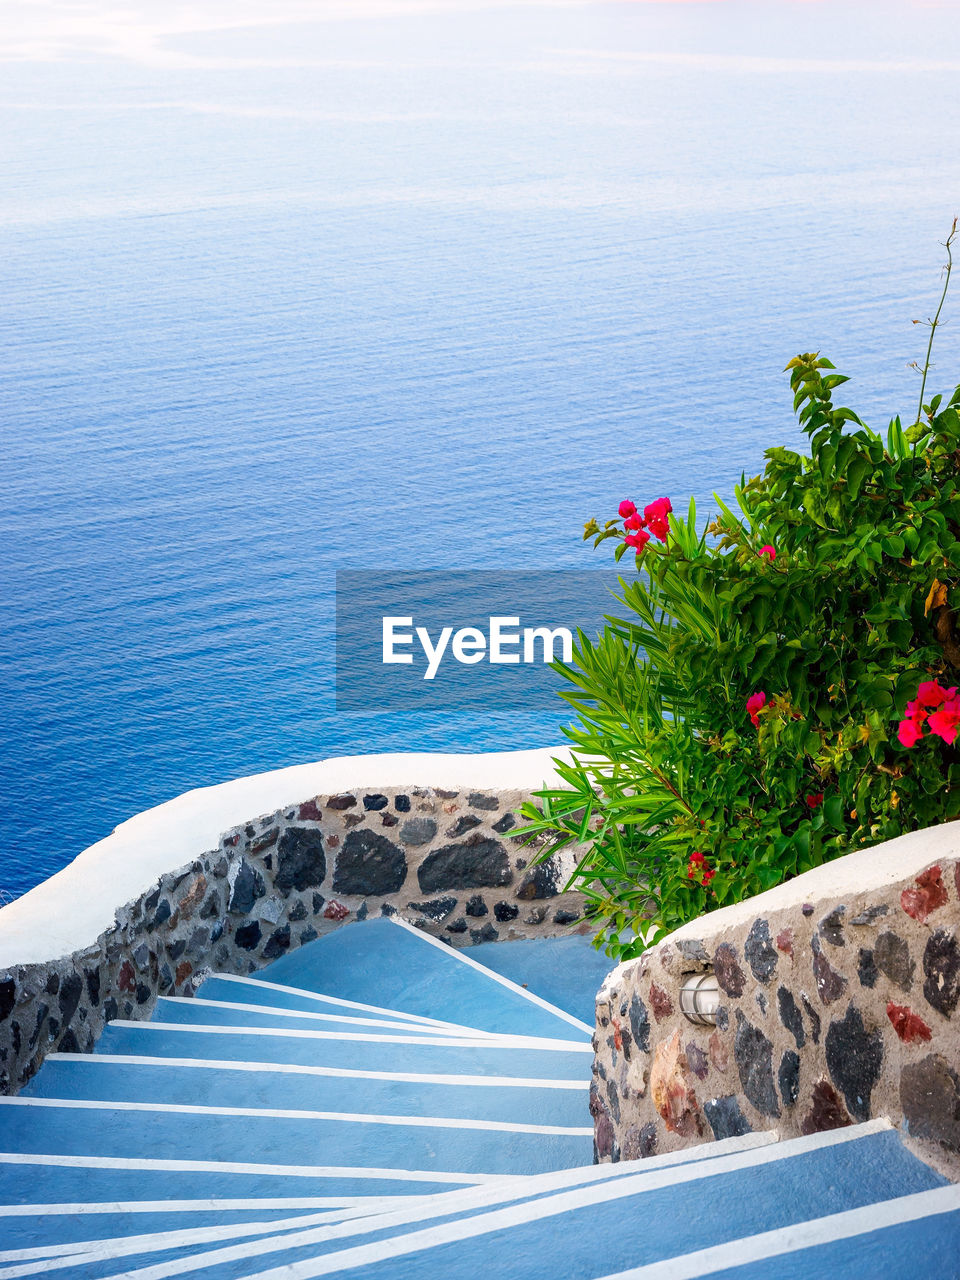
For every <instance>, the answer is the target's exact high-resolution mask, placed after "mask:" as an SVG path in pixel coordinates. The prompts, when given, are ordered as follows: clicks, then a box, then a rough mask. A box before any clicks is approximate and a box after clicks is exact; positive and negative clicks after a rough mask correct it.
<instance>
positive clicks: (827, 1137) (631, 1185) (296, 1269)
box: [107, 1120, 891, 1280]
mask: <svg viewBox="0 0 960 1280" xmlns="http://www.w3.org/2000/svg"><path fill="white" fill-rule="evenodd" d="M890 1127H891V1126H890V1123H889V1121H882V1120H869V1121H867V1122H866V1124H862V1125H857V1126H855V1127H851V1128H846V1129H833V1130H830V1132H828V1133H817V1134H813V1135H812V1136H811V1137H809V1138H794V1139H792V1140H791V1141H790V1142H789V1143H786V1144H782V1145H781V1144H779V1143H778V1144H774V1143H771V1144H770V1145H769V1146H766V1147H759V1148H753V1149H750V1150H745V1151H741V1152H739V1153H737V1154H735V1155H727V1156H718V1157H717V1158H716V1159H713V1160H701V1161H698V1162H696V1163H692V1164H688V1163H684V1164H682V1165H674V1166H672V1167H667V1168H662V1169H660V1170H657V1171H656V1172H655V1173H652V1174H645V1173H643V1172H639V1173H636V1174H633V1175H627V1176H625V1177H622V1178H614V1179H608V1180H605V1181H603V1182H600V1183H594V1184H593V1185H588V1186H579V1187H576V1188H575V1189H574V1190H572V1191H563V1192H561V1193H560V1194H557V1195H548V1196H544V1197H541V1198H539V1199H535V1200H522V1201H520V1202H519V1203H515V1204H512V1205H510V1206H509V1207H507V1208H501V1209H495V1210H493V1211H492V1212H489V1213H483V1214H479V1215H478V1216H476V1217H472V1218H465V1219H464V1218H459V1219H457V1220H455V1221H453V1222H444V1223H441V1224H439V1225H435V1226H431V1227H426V1228H424V1229H423V1230H421V1231H414V1232H411V1233H409V1234H405V1235H401V1236H396V1237H394V1238H392V1239H381V1240H378V1241H377V1242H375V1243H373V1244H366V1245H355V1246H354V1247H353V1248H348V1249H343V1250H340V1251H338V1252H336V1253H328V1254H325V1255H323V1256H322V1257H316V1258H308V1259H305V1260H303V1261H302V1262H293V1263H288V1264H286V1265H285V1266H281V1267H275V1268H271V1269H270V1270H268V1271H258V1272H253V1271H251V1272H249V1273H248V1274H246V1277H245V1280H314V1278H315V1277H318V1276H325V1275H330V1274H332V1273H334V1272H337V1271H349V1270H351V1269H353V1268H359V1267H365V1266H369V1265H372V1264H373V1263H375V1262H382V1261H384V1260H385V1259H387V1258H397V1257H403V1256H404V1255H407V1254H412V1253H418V1252H420V1251H421V1250H425V1249H432V1248H435V1247H436V1246H438V1245H443V1244H452V1243H459V1242H461V1241H465V1240H470V1239H474V1238H476V1237H479V1236H483V1235H488V1234H490V1233H492V1232H495V1231H508V1230H510V1229H511V1228H512V1227H520V1226H524V1225H525V1224H527V1223H529V1222H534V1221H537V1220H538V1219H543V1218H550V1217H558V1216H560V1215H562V1214H565V1213H569V1212H571V1211H572V1210H575V1209H584V1208H589V1207H591V1206H592V1205H599V1204H603V1203H605V1202H609V1201H614V1200H621V1199H624V1198H626V1197H627V1196H632V1195H637V1194H638V1193H641V1192H645V1191H652V1190H655V1189H658V1188H661V1187H668V1186H676V1185H681V1184H683V1183H685V1182H694V1181H697V1180H699V1179H703V1178H712V1177H718V1176H722V1175H724V1174H729V1173H734V1172H736V1171H737V1170H739V1169H744V1168H748V1167H750V1166H757V1165H764V1164H771V1163H774V1162H776V1161H778V1160H785V1159H789V1158H791V1157H793V1156H797V1155H803V1154H807V1153H808V1152H810V1151H816V1150H819V1149H820V1148H823V1147H831V1146H839V1145H841V1144H843V1143H846V1142H853V1141H856V1140H858V1139H860V1138H862V1137H864V1136H865V1135H866V1134H868V1133H876V1132H880V1131H881V1130H884V1129H889V1128H890ZM517 1194H519V1195H522V1194H524V1193H523V1192H522V1191H521V1192H519V1193H517ZM706 1194H709V1193H708V1192H707V1193H706ZM381 1222H383V1225H386V1223H385V1222H384V1220H381ZM381 1222H378V1230H379V1226H380V1225H381ZM340 1231H341V1229H340V1228H339V1227H318V1228H316V1229H315V1230H312V1231H303V1232H295V1233H293V1234H292V1235H287V1236H285V1237H284V1238H283V1239H282V1240H278V1241H272V1240H269V1239H265V1240H258V1241H255V1242H252V1243H249V1244H246V1245H235V1246H229V1247H227V1248H225V1249H219V1250H213V1251H212V1252H211V1253H209V1254H202V1255H199V1256H195V1257H194V1258H193V1259H192V1261H191V1263H190V1266H189V1267H180V1266H179V1264H178V1263H175V1262H171V1263H159V1264H157V1265H156V1266H152V1267H144V1268H142V1269H141V1270H138V1271H136V1272H131V1273H130V1274H131V1275H135V1276H136V1277H137V1280H165V1277H168V1276H173V1275H178V1274H182V1272H183V1271H185V1270H189V1269H191V1267H192V1268H199V1267H200V1266H215V1265H218V1264H219V1263H221V1262H223V1263H226V1262H232V1261H236V1260H239V1259H248V1258H250V1259H252V1258H254V1257H256V1256H257V1255H258V1254H264V1253H268V1252H277V1251H278V1250H280V1249H293V1248H300V1247H302V1246H306V1245H312V1244H317V1243H320V1242H321V1241H325V1240H329V1239H331V1238H333V1239H335V1238H337V1235H338V1234H339V1233H340ZM124 1274H126V1273H124ZM107 1280H119V1277H118V1276H110V1277H108V1278H107Z"/></svg>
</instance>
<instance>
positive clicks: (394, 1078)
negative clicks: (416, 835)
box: [44, 1053, 590, 1093]
mask: <svg viewBox="0 0 960 1280" xmlns="http://www.w3.org/2000/svg"><path fill="white" fill-rule="evenodd" d="M44 1062H70V1063H83V1064H84V1065H86V1066H91V1067H96V1066H100V1067H102V1066H109V1065H110V1064H111V1063H120V1064H122V1065H125V1066H131V1067H191V1068H197V1069H198V1070H207V1071H209V1070H214V1071H248V1072H253V1073H254V1074H256V1075H259V1074H260V1073H261V1072H264V1071H269V1072H273V1073H276V1074H278V1075H297V1076H299V1075H303V1076H328V1077H334V1078H341V1077H342V1078H343V1079H346V1080H387V1081H390V1082H392V1083H397V1084H435V1085H463V1086H464V1087H470V1088H473V1087H477V1088H491V1087H492V1088H495V1089H568V1090H569V1089H573V1090H576V1091H577V1092H580V1093H586V1092H589V1089H590V1081H589V1080H549V1079H537V1078H536V1077H534V1076H452V1075H430V1074H428V1073H426V1072H419V1071H361V1070H360V1069H359V1068H352V1067H313V1066H307V1065H305V1064H302V1063H299V1062H239V1061H234V1060H233V1059H231V1058H224V1059H222V1060H218V1059H215V1058H151V1057H148V1056H146V1055H143V1054H135V1053H48V1054H47V1056H46V1058H44Z"/></svg>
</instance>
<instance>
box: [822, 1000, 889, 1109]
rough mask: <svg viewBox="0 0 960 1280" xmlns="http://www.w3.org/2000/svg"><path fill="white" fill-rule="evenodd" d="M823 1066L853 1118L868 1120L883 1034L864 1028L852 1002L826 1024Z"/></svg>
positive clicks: (877, 1076) (861, 1017)
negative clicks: (846, 1008) (839, 1014)
mask: <svg viewBox="0 0 960 1280" xmlns="http://www.w3.org/2000/svg"><path fill="white" fill-rule="evenodd" d="M824 1047H825V1049H826V1056H827V1067H828V1068H829V1071H830V1075H831V1076H832V1077H833V1082H834V1084H835V1085H836V1086H837V1088H838V1089H839V1090H840V1092H841V1093H842V1094H843V1096H844V1099H845V1100H846V1104H847V1110H848V1111H849V1112H850V1114H851V1115H852V1116H853V1118H854V1119H855V1120H869V1118H870V1095H871V1093H872V1092H873V1089H874V1086H875V1085H876V1083H877V1080H878V1079H879V1078H880V1066H881V1064H882V1062H883V1035H882V1033H881V1031H880V1029H879V1028H878V1027H874V1028H873V1029H872V1030H869V1031H868V1030H867V1029H866V1028H865V1027H864V1025H863V1016H862V1015H861V1013H860V1010H859V1009H858V1008H857V1007H856V1005H853V1004H852V1005H851V1006H850V1008H849V1009H848V1010H847V1012H846V1014H845V1015H844V1016H843V1017H842V1018H839V1019H837V1020H836V1021H834V1022H831V1023H830V1026H829V1028H828V1029H827V1038H826V1042H825V1046H824Z"/></svg>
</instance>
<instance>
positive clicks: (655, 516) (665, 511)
mask: <svg viewBox="0 0 960 1280" xmlns="http://www.w3.org/2000/svg"><path fill="white" fill-rule="evenodd" d="M672 510H673V503H672V502H671V501H670V499H669V498H657V500H656V501H655V502H651V503H650V504H649V505H648V506H646V507H644V508H643V518H644V521H645V522H646V524H647V525H649V527H650V532H651V533H652V534H653V535H654V537H655V538H658V539H659V540H660V541H661V542H666V540H667V534H668V533H669V532H670V520H669V518H668V517H669V515H670V512H671V511H672Z"/></svg>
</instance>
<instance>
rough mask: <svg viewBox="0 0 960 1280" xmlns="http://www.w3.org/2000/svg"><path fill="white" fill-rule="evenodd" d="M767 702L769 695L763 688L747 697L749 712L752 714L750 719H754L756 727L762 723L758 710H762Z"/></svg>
mask: <svg viewBox="0 0 960 1280" xmlns="http://www.w3.org/2000/svg"><path fill="white" fill-rule="evenodd" d="M766 702H767V695H766V694H765V693H764V692H763V690H762V689H760V690H758V692H757V693H752V694H751V695H750V697H749V698H748V699H747V714H748V715H749V716H750V719H751V720H752V721H753V724H754V727H756V726H757V725H758V724H759V723H760V717H759V715H758V714H757V712H758V711H759V710H760V708H761V707H763V706H766Z"/></svg>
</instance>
